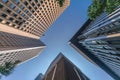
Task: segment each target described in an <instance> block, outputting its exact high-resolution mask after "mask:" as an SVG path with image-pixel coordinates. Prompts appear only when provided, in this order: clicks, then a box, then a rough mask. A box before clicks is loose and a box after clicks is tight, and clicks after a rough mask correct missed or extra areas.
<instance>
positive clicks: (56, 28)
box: [2, 0, 113, 80]
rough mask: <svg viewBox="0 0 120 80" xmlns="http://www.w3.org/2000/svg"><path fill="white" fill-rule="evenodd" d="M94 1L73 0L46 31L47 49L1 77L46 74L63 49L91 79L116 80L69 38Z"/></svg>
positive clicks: (14, 79) (29, 78)
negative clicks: (80, 50) (8, 74)
mask: <svg viewBox="0 0 120 80" xmlns="http://www.w3.org/2000/svg"><path fill="white" fill-rule="evenodd" d="M90 4H91V0H71V4H70V6H69V8H67V9H66V10H65V11H64V13H63V14H62V15H61V16H60V17H59V18H58V19H57V20H56V21H55V22H54V24H53V25H52V26H51V27H50V28H49V29H48V30H47V32H46V33H45V36H43V37H42V38H41V40H42V41H43V42H44V43H45V44H46V46H47V47H46V49H45V50H44V51H43V52H42V53H41V54H40V56H38V57H37V58H35V59H33V60H30V61H28V62H26V63H24V64H22V65H20V66H18V67H16V68H15V70H14V72H13V73H12V74H11V75H10V76H8V77H3V79H2V80H34V79H35V77H36V76H37V75H38V74H39V73H43V74H44V73H45V71H46V70H47V68H48V66H49V65H50V63H51V62H52V60H53V59H54V58H55V57H56V56H57V55H58V53H60V52H62V53H63V54H64V55H65V56H66V57H67V58H68V59H70V60H71V61H72V62H73V63H74V64H75V65H76V66H77V67H79V68H80V70H81V71H82V72H83V73H84V74H85V75H87V76H88V77H89V78H90V79H91V80H113V79H112V78H111V77H110V76H109V75H108V74H107V73H105V72H104V71H103V70H102V69H100V68H98V67H97V66H95V65H93V64H91V63H89V62H88V61H87V60H86V59H85V58H83V57H82V56H81V55H80V54H79V53H78V52H77V51H75V50H74V49H73V48H72V47H71V46H70V45H69V44H68V41H69V40H70V39H71V37H72V36H73V35H74V34H75V33H76V32H77V30H79V28H80V27H81V26H82V24H83V23H84V22H85V21H86V20H87V8H88V6H89V5H90Z"/></svg>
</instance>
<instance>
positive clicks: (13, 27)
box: [0, 0, 70, 39]
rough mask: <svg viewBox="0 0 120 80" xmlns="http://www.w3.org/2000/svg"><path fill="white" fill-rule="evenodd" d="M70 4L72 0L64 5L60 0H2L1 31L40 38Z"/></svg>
mask: <svg viewBox="0 0 120 80" xmlns="http://www.w3.org/2000/svg"><path fill="white" fill-rule="evenodd" d="M69 4H70V0H65V2H64V3H63V6H60V5H59V0H1V1H0V23H1V24H0V31H4V32H9V33H14V34H19V35H22V36H27V37H32V38H33V37H34V38H37V39H38V38H39V37H40V36H42V35H43V34H44V33H45V31H46V30H47V29H48V28H49V27H50V25H51V24H52V23H53V22H54V21H55V20H56V19H57V18H58V17H59V16H60V14H61V13H62V12H63V11H64V10H65V9H66V8H67V7H68V6H69ZM5 28H8V29H10V30H8V29H7V30H6V29H5Z"/></svg>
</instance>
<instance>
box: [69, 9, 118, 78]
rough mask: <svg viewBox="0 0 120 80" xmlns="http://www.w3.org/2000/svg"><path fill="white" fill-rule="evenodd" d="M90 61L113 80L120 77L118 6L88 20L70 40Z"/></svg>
mask: <svg viewBox="0 0 120 80" xmlns="http://www.w3.org/2000/svg"><path fill="white" fill-rule="evenodd" d="M70 45H71V46H72V47H74V48H75V49H76V50H77V51H78V52H80V54H82V55H83V56H84V57H85V58H86V59H88V60H89V61H90V62H92V63H94V64H96V65H98V66H100V67H101V68H102V69H104V70H105V71H106V72H107V73H108V74H110V75H111V76H112V77H113V78H114V79H115V80H119V79H120V74H119V73H120V7H118V8H117V9H116V10H115V11H114V12H112V13H111V14H107V13H103V14H101V16H99V17H98V18H97V19H96V20H94V21H91V20H88V21H87V22H86V23H85V24H84V25H83V26H82V27H81V29H80V30H79V31H78V32H77V33H76V34H75V35H74V36H73V38H72V39H71V40H70Z"/></svg>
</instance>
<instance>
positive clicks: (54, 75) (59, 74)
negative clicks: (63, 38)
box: [43, 53, 89, 80]
mask: <svg viewBox="0 0 120 80" xmlns="http://www.w3.org/2000/svg"><path fill="white" fill-rule="evenodd" d="M43 80H89V79H88V77H86V76H85V75H84V74H83V73H82V72H81V71H80V70H79V69H78V68H77V67H76V66H75V65H74V64H73V63H72V62H71V61H69V60H68V59H67V58H66V57H65V56H64V55H63V54H61V53H60V54H59V55H58V56H57V57H56V58H55V59H54V61H53V62H52V63H51V64H50V66H49V68H48V70H47V71H46V73H45V75H44V78H43Z"/></svg>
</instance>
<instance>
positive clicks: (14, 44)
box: [0, 32, 45, 65]
mask: <svg viewBox="0 0 120 80" xmlns="http://www.w3.org/2000/svg"><path fill="white" fill-rule="evenodd" d="M44 48H45V45H44V44H43V43H42V42H41V41H40V40H39V39H34V38H29V37H24V36H19V35H15V34H11V33H6V32H0V65H4V64H5V62H10V61H11V62H15V61H20V62H21V63H22V62H24V61H27V60H29V59H32V58H34V57H36V56H38V55H39V53H40V52H41V51H42V50H43V49H44Z"/></svg>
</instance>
